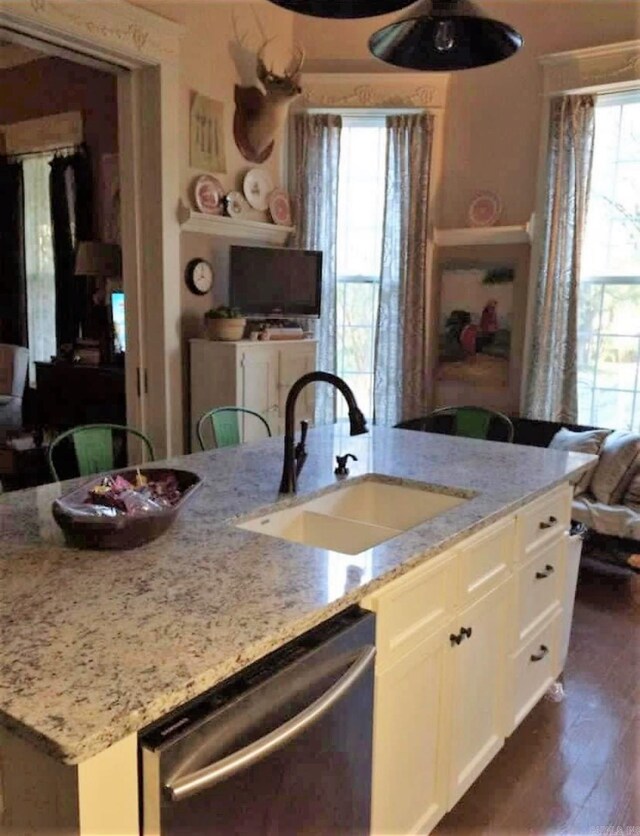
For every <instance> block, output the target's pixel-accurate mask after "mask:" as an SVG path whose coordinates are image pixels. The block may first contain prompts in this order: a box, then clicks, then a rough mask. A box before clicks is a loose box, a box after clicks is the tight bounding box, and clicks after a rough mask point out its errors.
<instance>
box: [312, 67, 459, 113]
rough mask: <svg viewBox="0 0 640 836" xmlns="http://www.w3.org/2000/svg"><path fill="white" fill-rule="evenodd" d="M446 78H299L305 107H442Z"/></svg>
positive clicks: (378, 75)
mask: <svg viewBox="0 0 640 836" xmlns="http://www.w3.org/2000/svg"><path fill="white" fill-rule="evenodd" d="M448 83H449V77H448V75H446V76H440V77H439V78H438V79H435V80H432V79H429V83H428V84H427V83H425V77H424V74H422V73H403V74H399V73H388V74H387V73H307V74H305V75H303V77H302V88H303V93H302V104H303V106H305V107H353V108H377V107H420V108H426V107H428V108H442V107H444V106H445V102H446V98H447V87H448Z"/></svg>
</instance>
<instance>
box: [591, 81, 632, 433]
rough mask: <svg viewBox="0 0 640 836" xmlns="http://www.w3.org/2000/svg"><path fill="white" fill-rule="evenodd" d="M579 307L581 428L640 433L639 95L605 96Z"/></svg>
mask: <svg viewBox="0 0 640 836" xmlns="http://www.w3.org/2000/svg"><path fill="white" fill-rule="evenodd" d="M590 188H591V190H590V195H589V211H588V217H587V225H586V230H585V236H584V245H583V250H582V275H581V277H580V298H579V306H578V413H579V421H580V423H582V424H589V425H594V426H600V427H613V428H619V429H633V430H636V431H640V91H633V92H632V93H626V94H620V95H610V96H603V97H601V98H600V99H599V100H598V104H597V107H596V131H595V144H594V155H593V168H592V173H591V187H590Z"/></svg>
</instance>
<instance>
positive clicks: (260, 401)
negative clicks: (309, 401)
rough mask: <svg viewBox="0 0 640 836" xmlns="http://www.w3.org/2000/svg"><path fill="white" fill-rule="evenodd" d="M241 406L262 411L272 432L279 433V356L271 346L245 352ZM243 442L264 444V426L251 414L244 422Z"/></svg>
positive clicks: (242, 422) (241, 374)
mask: <svg viewBox="0 0 640 836" xmlns="http://www.w3.org/2000/svg"><path fill="white" fill-rule="evenodd" d="M240 381H241V384H240V385H241V388H240V394H241V403H240V406H243V407H244V408H245V409H252V410H253V411H254V412H259V413H260V415H262V416H263V418H265V419H266V421H267V423H268V424H269V427H270V429H271V432H272V433H273V434H274V435H277V434H278V355H277V350H274V349H272V348H271V347H270V346H255V347H252V348H251V349H249V350H246V351H243V353H242V356H241V358H240ZM240 436H241V439H242V441H244V442H248V441H260V440H261V439H263V438H264V437H265V429H264V427H263V426H262V424H261V423H260V422H259V421H258V420H257V419H256V418H253V417H252V416H250V415H244V416H242V418H241V421H240Z"/></svg>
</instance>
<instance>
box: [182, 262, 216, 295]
mask: <svg viewBox="0 0 640 836" xmlns="http://www.w3.org/2000/svg"><path fill="white" fill-rule="evenodd" d="M185 279H186V282H187V287H188V288H189V290H190V291H191V292H192V293H197V294H198V295H199V296H204V294H205V293H208V292H209V291H210V290H211V287H212V285H213V267H212V266H211V265H210V264H209V262H208V261H205V260H204V259H203V258H192V259H191V261H190V262H189V263H188V264H187V269H186V270H185Z"/></svg>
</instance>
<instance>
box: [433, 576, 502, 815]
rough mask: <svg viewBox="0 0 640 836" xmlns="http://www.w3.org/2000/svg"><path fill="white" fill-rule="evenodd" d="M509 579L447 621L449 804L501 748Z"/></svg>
mask: <svg viewBox="0 0 640 836" xmlns="http://www.w3.org/2000/svg"><path fill="white" fill-rule="evenodd" d="M510 587H511V585H510V583H509V582H507V583H504V584H502V585H501V586H500V587H498V588H497V589H494V590H493V592H491V593H489V594H488V595H487V596H486V597H484V598H482V599H481V600H480V601H478V602H477V603H475V604H474V605H473V606H471V607H469V608H468V609H466V610H463V611H462V612H461V613H459V614H456V615H455V616H454V618H453V619H452V620H451V622H450V632H449V635H448V638H449V643H450V653H449V654H448V662H449V666H450V674H449V677H448V687H449V699H450V706H451V709H450V718H449V722H450V733H449V735H448V738H449V792H448V809H451V807H453V805H454V804H455V803H456V802H457V801H458V799H459V798H460V797H461V796H462V795H463V793H465V792H466V791H467V789H468V788H469V787H470V786H471V784H472V783H473V782H474V781H475V779H476V778H477V777H478V775H480V773H481V772H482V770H483V769H484V768H485V767H486V766H487V764H488V763H489V762H490V761H491V760H492V759H493V757H494V756H495V755H496V753H497V752H498V750H499V749H500V748H501V747H502V744H503V742H504V738H505V722H504V687H505V668H506V641H505V640H506V625H507V615H508V595H509V593H510Z"/></svg>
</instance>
